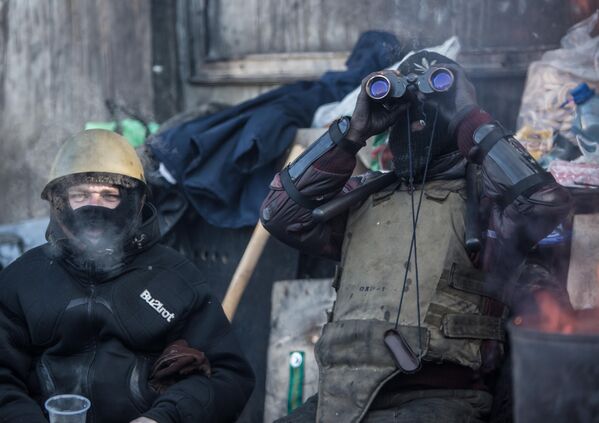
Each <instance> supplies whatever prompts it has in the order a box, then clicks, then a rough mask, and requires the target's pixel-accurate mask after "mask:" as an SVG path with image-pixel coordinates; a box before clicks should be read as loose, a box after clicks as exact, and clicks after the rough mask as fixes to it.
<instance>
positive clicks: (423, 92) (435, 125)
mask: <svg viewBox="0 0 599 423" xmlns="http://www.w3.org/2000/svg"><path fill="white" fill-rule="evenodd" d="M387 129H389V130H390V136H389V147H390V149H391V152H392V154H393V165H394V170H393V172H390V173H388V174H382V175H378V174H373V173H370V174H367V175H362V176H358V177H351V174H352V171H353V169H354V166H355V164H356V159H355V154H356V153H357V152H358V150H360V148H362V147H363V146H364V145H365V142H366V140H367V139H368V138H369V137H371V136H373V135H376V134H379V133H381V132H383V131H385V130H387ZM467 175H468V178H467ZM467 180H468V183H467ZM348 200H349V201H348ZM569 209H570V198H569V194H568V193H567V192H566V191H565V190H564V189H563V188H562V187H560V186H559V185H558V184H557V183H556V182H555V180H554V179H553V177H552V176H551V175H549V174H548V173H546V172H544V171H543V170H542V168H540V167H539V166H538V165H537V164H536V162H535V161H534V160H533V159H532V158H531V157H530V155H529V154H528V153H527V152H526V151H525V150H524V149H523V148H522V147H521V146H520V144H519V143H518V142H517V141H516V140H515V139H514V138H513V136H512V135H511V134H510V133H509V132H508V131H507V130H505V129H504V128H503V127H502V126H501V125H500V124H499V123H497V122H493V120H492V118H491V116H490V115H489V114H488V113H486V112H485V111H483V110H482V109H481V108H480V107H478V105H477V100H476V92H475V90H474V87H473V86H472V84H471V83H470V81H469V80H468V79H467V78H466V75H465V72H464V70H463V69H462V68H461V67H460V66H459V65H457V64H456V63H454V62H452V61H451V60H449V59H447V58H446V57H444V56H441V55H438V54H435V53H430V52H426V51H421V52H418V53H416V54H414V55H412V56H410V57H409V58H408V59H406V60H404V62H403V63H402V65H401V66H400V69H398V70H397V71H383V72H378V73H375V74H372V75H369V76H368V77H366V78H365V79H364V81H363V83H362V90H361V92H360V95H359V97H358V100H357V104H356V108H355V110H354V113H353V116H352V117H351V119H350V118H342V119H340V120H339V121H337V122H335V123H333V124H332V125H331V127H330V129H329V131H328V132H327V133H325V134H324V135H323V136H322V137H321V138H320V139H318V140H317V141H316V142H315V143H314V144H313V145H312V146H311V147H310V148H309V149H308V150H307V151H306V152H305V153H304V154H302V156H300V157H299V158H298V159H297V160H295V161H294V162H293V163H291V164H290V165H289V166H288V167H287V168H285V169H284V170H283V171H281V172H280V173H279V174H278V175H277V176H275V178H274V180H273V182H272V183H271V191H270V193H269V195H268V197H267V198H266V200H265V201H264V203H263V205H262V210H261V220H262V223H263V224H264V226H265V227H266V229H267V230H269V231H270V232H271V233H272V234H273V235H274V236H275V237H277V238H279V239H280V240H282V241H284V242H286V243H288V244H290V245H292V246H294V247H296V248H299V249H302V250H303V251H306V252H310V253H312V254H317V255H320V256H323V257H328V258H331V259H334V260H338V261H339V266H338V271H337V272H336V276H335V280H334V287H335V289H336V292H337V298H336V302H335V304H334V306H333V309H332V311H331V312H330V313H329V318H328V323H327V324H326V325H325V327H324V329H323V334H322V337H321V338H320V340H319V342H318V344H317V345H316V349H315V354H316V357H317V361H318V365H319V392H318V396H317V398H316V396H315V397H312V398H310V399H309V400H308V401H307V402H306V404H304V405H303V406H302V407H300V408H299V409H298V410H296V411H295V412H294V413H292V414H291V415H290V416H288V417H286V418H283V419H281V421H282V422H313V421H318V422H332V421H343V422H359V421H367V422H387V421H393V422H439V421H443V422H463V421H465V420H464V419H469V420H468V421H472V422H474V421H481V422H482V421H485V420H486V419H487V418H488V415H489V413H490V411H491V407H492V402H493V384H494V379H495V374H496V369H497V368H498V366H499V364H500V363H501V360H502V354H503V341H504V340H505V334H504V332H503V328H502V322H503V320H502V319H504V318H505V317H506V315H507V308H506V307H507V306H515V305H516V304H517V303H518V302H519V301H521V300H522V299H523V297H524V295H525V293H526V292H528V291H527V289H526V287H525V286H523V285H522V282H523V281H522V280H519V275H520V274H522V269H523V267H524V266H525V264H523V263H524V259H525V256H526V253H527V252H528V251H529V249H530V248H531V247H532V246H533V245H534V244H535V243H537V242H538V241H539V240H540V239H542V238H543V237H544V236H546V235H547V234H548V233H549V232H551V230H552V229H553V228H554V227H555V226H556V225H557V224H558V223H560V221H561V220H562V219H563V218H564V217H565V216H566V215H567V213H568V211H569ZM520 279H522V278H520ZM524 282H527V281H524Z"/></svg>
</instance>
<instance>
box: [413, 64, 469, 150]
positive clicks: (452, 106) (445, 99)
mask: <svg viewBox="0 0 599 423" xmlns="http://www.w3.org/2000/svg"><path fill="white" fill-rule="evenodd" d="M433 67H434V66H433ZM443 67H444V68H447V69H449V70H450V71H451V72H452V73H453V76H454V82H453V87H451V89H450V90H449V91H447V92H441V93H433V94H429V95H427V96H426V97H425V98H424V101H425V103H428V104H431V105H434V106H436V107H437V108H438V110H439V118H441V119H443V120H444V121H445V122H446V123H447V125H448V128H447V130H448V132H449V136H450V137H452V138H453V137H454V136H455V131H456V129H457V127H458V125H459V123H460V122H461V121H462V120H463V119H464V118H465V117H466V115H468V113H469V112H470V111H472V109H474V108H476V107H478V103H477V101H476V90H475V89H474V85H472V83H471V82H470V81H469V80H468V78H467V77H466V71H465V70H464V68H462V67H461V66H460V65H458V64H457V63H443Z"/></svg>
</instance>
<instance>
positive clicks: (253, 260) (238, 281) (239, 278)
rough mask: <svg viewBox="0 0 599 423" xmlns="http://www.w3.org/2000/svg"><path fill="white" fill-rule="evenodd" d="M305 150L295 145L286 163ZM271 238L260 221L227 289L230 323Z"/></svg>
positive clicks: (224, 302) (224, 305)
mask: <svg viewBox="0 0 599 423" xmlns="http://www.w3.org/2000/svg"><path fill="white" fill-rule="evenodd" d="M304 150H305V148H304V147H303V146H301V145H298V144H294V145H293V147H292V148H291V151H290V152H289V155H288V156H287V160H286V163H289V162H292V161H293V160H295V158H296V157H297V156H299V155H300V154H302V152H303V151H304ZM269 237H270V234H269V233H268V232H267V231H266V229H264V227H263V226H262V223H260V221H258V223H257V224H256V227H255V228H254V232H253V233H252V237H251V238H250V242H249V243H248V245H247V247H245V251H244V253H243V256H242V257H241V260H240V261H239V264H238V265H237V269H235V273H234V274H233V278H231V282H230V283H229V288H228V289H227V293H226V294H225V299H224V300H223V309H224V310H225V314H226V315H227V318H228V319H229V321H231V320H233V316H235V311H236V310H237V306H238V305H239V302H240V301H241V297H242V296H243V293H244V291H245V288H246V287H247V284H248V282H249V281H250V279H251V277H252V275H253V274H254V270H255V269H256V265H257V264H258V260H260V257H261V256H262V252H263V251H264V247H265V246H266V242H267V241H268V238H269Z"/></svg>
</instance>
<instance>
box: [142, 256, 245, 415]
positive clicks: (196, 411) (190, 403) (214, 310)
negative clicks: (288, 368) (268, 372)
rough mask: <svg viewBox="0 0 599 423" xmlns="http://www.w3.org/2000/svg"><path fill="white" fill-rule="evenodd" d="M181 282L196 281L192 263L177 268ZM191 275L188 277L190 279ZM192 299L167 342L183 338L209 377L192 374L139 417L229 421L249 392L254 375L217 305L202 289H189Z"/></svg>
mask: <svg viewBox="0 0 599 423" xmlns="http://www.w3.org/2000/svg"><path fill="white" fill-rule="evenodd" d="M181 270H182V271H184V273H185V274H186V275H187V277H186V279H187V280H194V279H195V280H201V275H199V272H198V270H197V269H196V268H195V267H194V266H193V264H191V263H189V262H186V263H185V264H184V265H183V269H181ZM190 276H191V277H190ZM192 286H193V289H194V291H195V292H194V294H195V299H194V301H193V304H192V306H191V307H190V310H189V312H188V313H187V315H186V318H184V319H182V323H181V324H180V325H179V327H177V328H175V329H174V330H173V335H172V339H170V340H169V343H170V342H172V341H174V340H176V339H184V340H186V341H187V342H188V343H189V346H190V347H192V348H196V349H198V350H200V351H202V352H204V354H205V355H206V357H207V358H208V360H209V361H210V367H211V375H210V377H207V376H204V375H197V374H196V375H192V376H189V377H187V378H186V379H184V380H182V381H180V382H178V383H176V384H174V385H172V386H170V387H169V388H168V389H167V390H166V392H165V393H163V394H162V395H160V396H159V397H158V398H157V399H156V401H155V402H154V404H153V405H152V408H151V409H150V410H148V411H147V412H146V413H144V414H143V416H145V417H148V418H151V419H154V420H156V421H157V422H159V423H197V422H202V423H211V422H214V423H216V422H232V421H235V419H236V417H237V416H238V415H239V414H240V413H241V411H242V410H243V407H244V406H245V404H246V402H247V400H248V399H249V396H250V394H251V392H252V389H253V387H254V374H253V371H252V368H251V367H250V365H249V363H248V362H247V361H246V359H245V358H244V356H243V353H242V351H241V348H240V346H239V344H238V342H237V339H236V337H235V335H234V334H233V331H232V329H231V325H230V324H229V321H228V320H227V318H226V316H225V314H224V312H223V310H222V307H221V305H220V303H219V302H218V300H216V299H215V298H214V297H212V296H211V294H210V292H209V289H208V287H207V284H205V283H200V282H198V283H195V284H192Z"/></svg>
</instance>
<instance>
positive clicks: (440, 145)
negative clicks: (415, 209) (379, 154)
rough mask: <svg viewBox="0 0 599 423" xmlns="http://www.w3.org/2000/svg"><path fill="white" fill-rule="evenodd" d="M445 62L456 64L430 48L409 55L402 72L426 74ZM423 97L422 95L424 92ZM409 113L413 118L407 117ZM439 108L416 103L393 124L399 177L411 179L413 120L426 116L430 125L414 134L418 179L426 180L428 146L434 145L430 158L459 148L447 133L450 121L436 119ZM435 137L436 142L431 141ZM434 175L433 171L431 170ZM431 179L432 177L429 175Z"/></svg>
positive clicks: (391, 143) (392, 139)
mask: <svg viewBox="0 0 599 423" xmlns="http://www.w3.org/2000/svg"><path fill="white" fill-rule="evenodd" d="M443 63H455V62H454V61H452V60H451V59H449V58H447V57H445V56H442V55H440V54H438V53H433V52H429V51H425V50H424V51H419V52H417V53H414V54H413V55H412V56H410V57H408V58H407V59H406V60H404V61H403V63H402V64H401V65H400V67H399V71H400V72H401V74H402V75H408V74H410V73H415V74H417V75H421V74H423V73H424V72H425V71H426V70H427V69H428V68H429V67H431V66H434V65H442V64H443ZM451 94H452V93H451V90H450V91H449V92H447V93H438V94H432V95H451ZM420 97H422V95H420ZM408 114H409V121H410V122H408V119H406V117H407V116H408ZM435 115H436V109H435V107H434V106H431V105H429V104H420V105H418V106H416V105H414V106H412V107H411V108H410V110H409V111H407V112H406V113H405V114H404V115H402V116H401V117H400V118H399V119H398V121H397V123H395V124H394V125H393V126H392V127H391V132H390V134H389V147H390V149H391V152H392V153H393V164H394V167H395V172H396V173H397V175H398V176H400V177H402V178H405V179H408V177H409V163H410V160H409V147H408V128H409V125H411V122H415V121H418V120H420V119H424V120H425V122H426V127H425V128H424V129H422V130H420V131H415V132H411V133H410V137H411V145H412V168H413V176H414V181H416V182H418V181H421V180H422V177H423V174H424V169H425V167H426V163H427V154H428V146H429V145H431V146H432V149H431V154H430V161H431V162H432V161H434V160H435V159H436V158H438V157H440V156H442V155H446V154H449V153H452V152H454V151H456V150H457V146H456V144H455V142H452V140H451V139H450V137H449V136H448V134H447V123H446V122H444V121H443V120H442V119H440V118H438V119H436V122H435ZM431 136H432V137H433V139H432V144H430V142H431ZM429 176H430V173H429ZM427 179H428V177H427Z"/></svg>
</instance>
